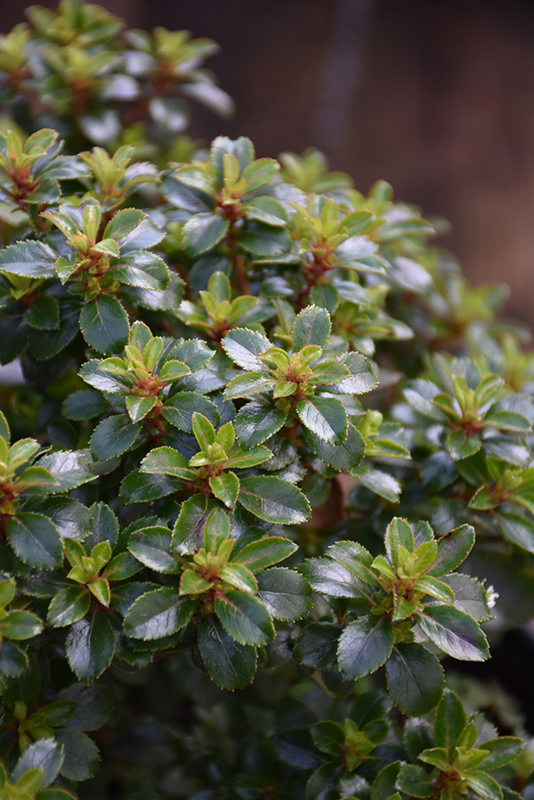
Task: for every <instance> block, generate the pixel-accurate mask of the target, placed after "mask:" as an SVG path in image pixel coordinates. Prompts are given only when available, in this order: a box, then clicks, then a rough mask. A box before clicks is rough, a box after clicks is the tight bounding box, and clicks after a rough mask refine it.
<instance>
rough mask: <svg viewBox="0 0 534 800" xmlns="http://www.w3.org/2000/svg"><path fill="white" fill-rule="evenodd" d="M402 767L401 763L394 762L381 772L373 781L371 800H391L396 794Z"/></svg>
mask: <svg viewBox="0 0 534 800" xmlns="http://www.w3.org/2000/svg"><path fill="white" fill-rule="evenodd" d="M400 766H401V764H400V761H394V762H393V763H392V764H387V766H385V767H384V768H383V769H381V770H380V772H379V773H378V775H377V776H376V778H375V779H374V781H373V786H372V788H371V800H389V798H390V797H392V796H393V795H394V794H395V789H396V782H397V778H398V775H399V770H400Z"/></svg>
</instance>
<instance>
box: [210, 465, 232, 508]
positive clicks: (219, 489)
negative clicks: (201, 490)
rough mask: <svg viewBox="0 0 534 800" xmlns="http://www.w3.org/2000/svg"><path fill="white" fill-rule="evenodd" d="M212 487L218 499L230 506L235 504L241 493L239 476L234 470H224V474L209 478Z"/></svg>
mask: <svg viewBox="0 0 534 800" xmlns="http://www.w3.org/2000/svg"><path fill="white" fill-rule="evenodd" d="M209 485H210V489H211V491H212V492H213V494H214V495H215V497H216V498H217V499H218V500H221V501H222V502H223V503H224V505H225V506H227V507H228V508H233V507H234V506H235V503H236V500H237V497H238V495H239V478H238V477H237V475H235V473H233V472H223V474H222V475H219V476H217V477H213V478H210V479H209Z"/></svg>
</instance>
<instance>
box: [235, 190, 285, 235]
mask: <svg viewBox="0 0 534 800" xmlns="http://www.w3.org/2000/svg"><path fill="white" fill-rule="evenodd" d="M243 212H244V214H245V216H246V217H248V218H249V219H256V220H258V221H259V222H264V223H265V224H266V225H271V226H274V227H275V228H283V227H285V226H286V225H287V214H286V211H285V209H284V207H283V205H282V204H281V203H279V202H278V200H275V199H274V197H269V196H268V195H262V196H260V197H255V198H253V199H252V200H249V201H248V202H247V203H246V204H245V205H244V206H243Z"/></svg>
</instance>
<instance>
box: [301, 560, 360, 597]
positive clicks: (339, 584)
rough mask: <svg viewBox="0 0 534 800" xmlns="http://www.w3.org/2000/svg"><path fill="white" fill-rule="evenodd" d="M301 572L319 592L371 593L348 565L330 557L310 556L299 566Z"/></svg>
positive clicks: (338, 594) (342, 594)
mask: <svg viewBox="0 0 534 800" xmlns="http://www.w3.org/2000/svg"><path fill="white" fill-rule="evenodd" d="M299 572H301V573H302V575H304V577H305V578H306V580H307V581H308V583H309V584H310V586H311V587H312V589H313V590H314V591H315V592H319V594H326V595H328V596H330V597H358V598H362V597H365V596H368V595H370V592H369V589H368V587H367V586H365V585H364V584H363V583H361V581H359V580H358V579H357V578H356V577H355V576H354V575H353V573H352V572H351V571H350V570H349V569H347V567H345V566H343V565H342V564H338V563H337V562H336V561H332V560H331V559H329V558H308V559H306V561H304V563H303V564H301V565H300V566H299Z"/></svg>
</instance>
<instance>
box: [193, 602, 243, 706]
mask: <svg viewBox="0 0 534 800" xmlns="http://www.w3.org/2000/svg"><path fill="white" fill-rule="evenodd" d="M198 646H199V649H200V654H201V656H202V660H203V662H204V664H205V665H206V668H207V670H208V672H209V674H210V677H211V678H212V680H214V681H215V683H216V684H217V685H218V686H220V687H221V689H229V690H230V691H235V690H236V689H244V688H245V686H247V685H248V684H249V683H250V682H251V681H252V680H253V678H254V672H255V671H256V648H255V647H252V646H250V645H241V644H239V643H238V642H236V641H234V639H232V637H231V636H229V635H228V634H227V633H226V631H225V630H224V628H223V627H222V625H221V624H220V622H219V621H218V620H217V619H215V618H214V617H204V618H203V619H201V621H200V624H199V626H198Z"/></svg>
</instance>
